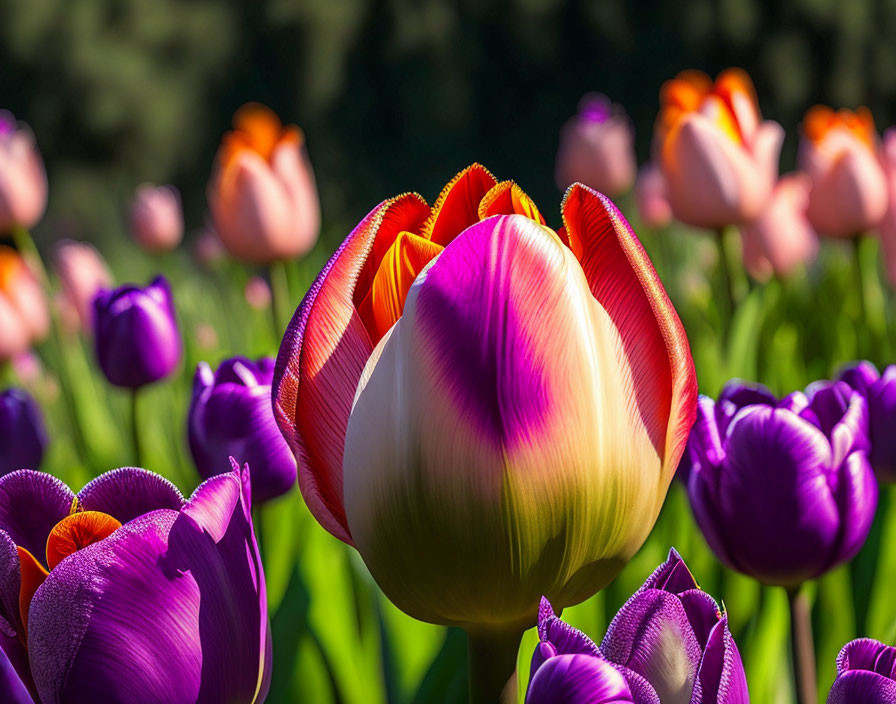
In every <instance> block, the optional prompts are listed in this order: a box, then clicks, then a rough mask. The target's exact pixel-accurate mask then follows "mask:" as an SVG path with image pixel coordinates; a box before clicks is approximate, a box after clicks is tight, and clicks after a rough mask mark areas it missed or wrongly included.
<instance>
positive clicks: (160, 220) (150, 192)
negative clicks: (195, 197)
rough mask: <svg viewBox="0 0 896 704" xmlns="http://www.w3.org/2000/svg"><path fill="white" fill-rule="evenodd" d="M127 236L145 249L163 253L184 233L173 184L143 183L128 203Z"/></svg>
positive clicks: (180, 211)
mask: <svg viewBox="0 0 896 704" xmlns="http://www.w3.org/2000/svg"><path fill="white" fill-rule="evenodd" d="M131 235H133V237H134V240H136V242H137V244H139V245H140V246H141V247H143V249H145V250H147V251H148V252H167V251H168V250H171V249H174V248H175V247H177V245H179V244H180V241H181V239H182V238H183V236H184V214H183V211H182V209H181V204H180V193H179V192H178V190H177V189H176V188H175V187H174V186H153V185H152V184H151V183H144V184H142V185H140V186H139V187H138V188H137V193H136V194H135V196H134V202H133V203H132V204H131Z"/></svg>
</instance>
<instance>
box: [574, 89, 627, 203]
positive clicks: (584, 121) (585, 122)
mask: <svg viewBox="0 0 896 704" xmlns="http://www.w3.org/2000/svg"><path fill="white" fill-rule="evenodd" d="M634 140H635V134H634V129H633V128H632V124H631V121H630V120H629V119H628V116H627V115H626V114H625V112H624V111H623V110H622V108H621V107H619V106H618V105H613V104H612V103H611V102H610V100H609V98H607V97H606V96H604V95H600V94H599V93H589V94H588V95H586V96H585V97H584V98H582V100H581V102H580V103H579V113H578V114H577V115H576V116H575V117H573V118H572V119H570V120H569V121H568V122H567V123H566V124H565V125H564V126H563V129H562V130H561V131H560V148H559V149H558V150H557V166H556V169H557V173H556V177H557V185H558V186H559V187H560V189H561V190H565V189H566V187H567V186H569V185H570V184H572V183H575V182H577V181H578V182H579V183H583V184H585V185H586V186H589V187H590V188H593V189H594V190H596V191H600V192H601V193H606V194H607V195H609V196H618V195H621V194H623V193H625V192H626V191H627V190H628V189H629V188H631V186H632V181H634V180H635V170H636V168H637V167H636V165H635V145H634Z"/></svg>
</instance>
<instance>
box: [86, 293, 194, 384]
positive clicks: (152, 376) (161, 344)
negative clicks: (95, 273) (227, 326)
mask: <svg viewBox="0 0 896 704" xmlns="http://www.w3.org/2000/svg"><path fill="white" fill-rule="evenodd" d="M93 310H94V325H95V327H96V331H95V332H96V335H95V343H96V356H97V359H98V360H99V363H100V367H102V370H103V373H104V374H105V375H106V378H107V379H108V380H109V381H110V382H111V383H112V384H114V385H115V386H123V387H125V388H131V389H136V388H139V387H141V386H143V385H145V384H151V383H152V382H154V381H158V380H159V379H162V378H163V377H166V376H168V375H169V374H170V373H171V372H172V371H174V369H175V367H177V365H178V363H179V362H180V357H181V341H180V333H179V332H178V330H177V323H176V321H175V315H174V303H173V302H172V300H171V287H170V286H169V285H168V282H167V281H166V280H165V278H164V277H163V276H157V277H156V278H155V279H154V280H153V281H152V283H151V284H149V285H148V286H146V287H145V288H140V287H138V286H133V285H126V286H120V287H119V288H116V289H112V290H101V291H100V292H99V293H98V294H97V295H96V297H95V298H94V299H93Z"/></svg>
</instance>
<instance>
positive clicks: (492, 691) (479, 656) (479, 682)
mask: <svg viewBox="0 0 896 704" xmlns="http://www.w3.org/2000/svg"><path fill="white" fill-rule="evenodd" d="M522 637H523V632H522V630H510V631H502V632H494V631H482V632H478V633H470V632H467V657H468V660H469V666H470V674H469V676H470V704H499V703H503V702H507V703H508V704H509V703H510V702H516V658H517V654H518V652H519V648H520V640H521V639H522Z"/></svg>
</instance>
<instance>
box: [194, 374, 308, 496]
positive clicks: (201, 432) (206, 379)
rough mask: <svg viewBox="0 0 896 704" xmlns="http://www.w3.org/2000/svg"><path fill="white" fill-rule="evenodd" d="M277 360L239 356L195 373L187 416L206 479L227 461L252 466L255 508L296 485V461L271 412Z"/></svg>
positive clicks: (201, 469) (199, 464) (227, 463)
mask: <svg viewBox="0 0 896 704" xmlns="http://www.w3.org/2000/svg"><path fill="white" fill-rule="evenodd" d="M273 376H274V360H273V359H270V358H268V357H264V358H262V359H259V360H257V361H255V362H253V361H251V360H249V359H246V358H244V357H234V358H233V359H228V360H225V361H224V362H222V363H221V364H220V366H219V367H218V370H217V371H216V372H213V371H212V369H211V367H209V365H208V364H206V363H205V362H201V363H200V364H199V367H198V368H197V369H196V376H195V377H194V379H193V400H192V402H191V403H190V412H189V415H188V419H187V423H188V437H189V440H190V451H191V452H192V453H193V460H194V461H195V462H196V467H197V469H198V470H199V473H200V474H201V475H202V476H203V477H211V476H214V475H215V474H220V473H221V472H222V471H224V470H225V469H227V467H228V466H229V462H228V458H229V457H233V458H235V459H236V460H238V461H239V462H245V463H246V464H248V465H249V470H250V471H251V473H252V501H253V503H255V504H256V505H260V504H261V503H263V502H265V501H268V500H269V499H273V498H275V497H277V496H280V495H281V494H285V493H286V492H287V491H289V490H290V488H292V486H293V484H295V481H296V461H295V458H294V457H293V455H292V452H290V450H289V446H288V445H287V444H286V441H285V440H284V439H283V436H282V435H281V434H280V431H279V429H278V428H277V424H276V422H275V421H274V412H273V410H272V408H271V380H272V378H273Z"/></svg>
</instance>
